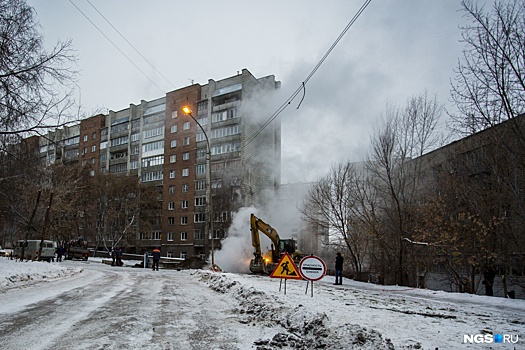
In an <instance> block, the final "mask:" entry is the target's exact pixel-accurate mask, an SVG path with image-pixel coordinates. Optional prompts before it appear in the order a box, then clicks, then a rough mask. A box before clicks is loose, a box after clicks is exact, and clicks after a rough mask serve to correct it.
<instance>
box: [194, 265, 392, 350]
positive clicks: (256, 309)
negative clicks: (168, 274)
mask: <svg viewBox="0 0 525 350" xmlns="http://www.w3.org/2000/svg"><path fill="white" fill-rule="evenodd" d="M199 273H200V274H201V279H202V280H203V281H204V282H205V283H207V284H208V286H209V288H211V289H213V290H214V291H217V292H220V293H230V294H232V295H234V297H235V299H236V300H238V301H239V305H238V307H237V308H236V309H235V310H234V311H235V313H237V314H238V315H239V320H240V322H241V323H245V324H251V325H253V326H255V327H261V326H262V327H268V328H272V329H275V328H276V326H279V327H280V330H279V329H278V331H277V333H276V334H275V335H274V336H273V337H272V338H271V339H259V340H257V341H256V342H255V343H254V345H256V349H258V350H270V349H275V348H282V349H312V348H313V349H321V348H325V349H362V350H393V349H394V346H393V344H392V343H391V341H390V340H389V339H383V336H382V335H381V333H379V332H377V331H375V330H371V329H367V328H364V327H362V326H360V325H357V324H350V323H346V324H344V325H342V326H340V327H338V328H336V329H333V328H331V327H330V318H329V317H328V316H327V314H326V313H324V312H315V311H311V310H309V309H308V308H305V307H303V305H301V304H299V305H297V306H296V307H291V306H289V305H284V304H283V303H279V302H277V301H276V300H275V298H274V297H271V296H270V295H268V294H266V293H265V292H263V291H260V290H258V289H256V288H254V287H253V286H245V285H242V284H241V283H240V282H239V281H235V280H233V277H232V275H230V274H214V273H211V272H207V271H202V272H199ZM277 328H278V327H277Z"/></svg>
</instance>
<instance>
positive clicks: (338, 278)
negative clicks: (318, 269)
mask: <svg viewBox="0 0 525 350" xmlns="http://www.w3.org/2000/svg"><path fill="white" fill-rule="evenodd" d="M343 262H344V259H343V257H342V256H341V253H337V256H336V257H335V283H334V284H343Z"/></svg>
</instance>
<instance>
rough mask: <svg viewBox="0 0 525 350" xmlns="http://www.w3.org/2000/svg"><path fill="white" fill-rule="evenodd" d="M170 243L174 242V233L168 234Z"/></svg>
mask: <svg viewBox="0 0 525 350" xmlns="http://www.w3.org/2000/svg"><path fill="white" fill-rule="evenodd" d="M168 241H173V232H168Z"/></svg>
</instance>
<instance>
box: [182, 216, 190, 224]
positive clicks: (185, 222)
mask: <svg viewBox="0 0 525 350" xmlns="http://www.w3.org/2000/svg"><path fill="white" fill-rule="evenodd" d="M180 224H181V225H187V224H188V217H187V216H183V217H181V218H180Z"/></svg>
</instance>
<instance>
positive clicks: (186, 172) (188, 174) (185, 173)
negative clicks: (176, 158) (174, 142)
mask: <svg viewBox="0 0 525 350" xmlns="http://www.w3.org/2000/svg"><path fill="white" fill-rule="evenodd" d="M186 176H190V169H189V168H184V169H182V177H186Z"/></svg>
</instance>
